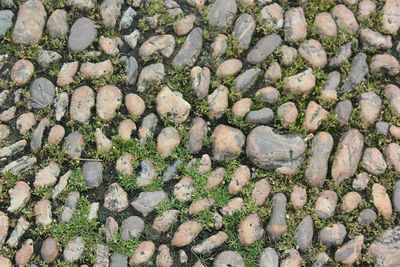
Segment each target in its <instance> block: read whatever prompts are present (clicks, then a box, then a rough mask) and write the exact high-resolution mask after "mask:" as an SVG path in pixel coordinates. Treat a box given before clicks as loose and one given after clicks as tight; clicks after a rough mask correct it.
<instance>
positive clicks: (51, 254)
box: [40, 237, 58, 263]
mask: <svg viewBox="0 0 400 267" xmlns="http://www.w3.org/2000/svg"><path fill="white" fill-rule="evenodd" d="M40 254H41V255H42V259H43V260H44V261H45V262H47V263H51V262H53V261H54V260H55V259H56V258H57V256H58V244H57V241H56V240H55V239H54V238H52V237H48V238H46V240H45V241H44V242H43V244H42V247H41V249H40Z"/></svg>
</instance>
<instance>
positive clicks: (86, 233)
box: [49, 197, 104, 263]
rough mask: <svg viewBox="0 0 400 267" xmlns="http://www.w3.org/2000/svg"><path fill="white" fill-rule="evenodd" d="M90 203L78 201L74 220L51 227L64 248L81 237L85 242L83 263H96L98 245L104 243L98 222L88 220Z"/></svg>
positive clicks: (52, 233) (81, 199)
mask: <svg viewBox="0 0 400 267" xmlns="http://www.w3.org/2000/svg"><path fill="white" fill-rule="evenodd" d="M89 209H90V203H89V201H88V200H87V199H86V198H85V197H81V198H80V199H79V201H78V205H77V209H76V210H75V212H74V216H73V217H72V219H71V220H70V221H69V222H67V223H63V222H57V223H55V224H53V225H51V227H49V233H50V235H51V236H52V237H54V238H55V239H56V240H57V242H58V243H60V245H61V246H62V247H65V246H66V245H67V244H68V242H69V241H71V240H73V239H75V238H76V237H78V236H81V237H82V239H83V240H84V242H85V251H84V254H83V257H82V261H85V262H90V263H94V261H95V258H96V245H97V244H101V243H103V242H104V240H103V239H104V238H103V233H102V232H101V228H100V227H99V223H98V222H97V221H96V220H88V214H89Z"/></svg>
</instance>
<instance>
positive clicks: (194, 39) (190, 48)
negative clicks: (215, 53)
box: [171, 27, 203, 68]
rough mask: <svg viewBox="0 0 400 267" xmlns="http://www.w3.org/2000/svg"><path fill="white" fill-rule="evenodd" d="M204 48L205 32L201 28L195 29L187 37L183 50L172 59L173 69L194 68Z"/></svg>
mask: <svg viewBox="0 0 400 267" xmlns="http://www.w3.org/2000/svg"><path fill="white" fill-rule="evenodd" d="M202 47H203V31H202V29H201V28H200V27H196V28H194V29H193V30H192V31H191V32H190V33H189V34H188V36H187V38H186V40H185V42H184V43H183V45H182V47H181V49H180V50H179V51H178V53H177V54H176V55H175V57H174V58H173V59H172V62H171V64H172V67H173V68H179V67H184V66H190V67H191V66H193V65H194V63H196V61H197V58H198V57H199V55H200V53H201V49H202Z"/></svg>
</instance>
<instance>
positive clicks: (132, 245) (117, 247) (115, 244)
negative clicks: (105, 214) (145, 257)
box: [107, 235, 140, 257]
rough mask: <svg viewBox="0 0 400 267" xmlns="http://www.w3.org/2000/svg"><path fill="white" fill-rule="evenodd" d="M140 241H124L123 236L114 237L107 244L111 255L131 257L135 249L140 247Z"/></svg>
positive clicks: (131, 239)
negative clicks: (118, 254) (117, 254)
mask: <svg viewBox="0 0 400 267" xmlns="http://www.w3.org/2000/svg"><path fill="white" fill-rule="evenodd" d="M139 243H140V241H139V240H137V239H133V238H130V239H128V240H125V239H122V237H121V235H114V236H112V238H111V239H110V240H109V241H108V242H107V245H108V247H109V249H110V252H111V253H120V254H122V255H125V256H128V257H130V256H131V255H132V254H133V252H134V251H135V249H136V248H137V247H138V246H139Z"/></svg>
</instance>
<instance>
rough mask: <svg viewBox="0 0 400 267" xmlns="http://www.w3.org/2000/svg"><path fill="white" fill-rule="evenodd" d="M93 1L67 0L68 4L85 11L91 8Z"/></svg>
mask: <svg viewBox="0 0 400 267" xmlns="http://www.w3.org/2000/svg"><path fill="white" fill-rule="evenodd" d="M95 2H96V1H95V0H68V4H69V5H71V6H74V7H76V8H77V9H80V10H85V11H89V10H91V9H93V8H94V5H95Z"/></svg>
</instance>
